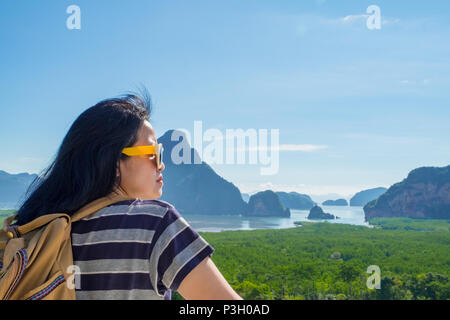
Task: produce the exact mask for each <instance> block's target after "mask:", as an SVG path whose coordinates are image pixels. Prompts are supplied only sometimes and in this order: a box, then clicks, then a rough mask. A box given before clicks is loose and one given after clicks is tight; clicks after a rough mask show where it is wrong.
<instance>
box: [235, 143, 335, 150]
mask: <svg viewBox="0 0 450 320" xmlns="http://www.w3.org/2000/svg"><path fill="white" fill-rule="evenodd" d="M271 148H272V146H254V147H244V148H237V149H236V150H237V151H247V150H248V151H270V150H271ZM326 148H328V146H323V145H314V144H280V145H278V147H275V146H273V149H274V151H276V150H278V151H300V152H314V151H318V150H322V149H326Z"/></svg>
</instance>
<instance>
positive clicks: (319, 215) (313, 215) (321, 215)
mask: <svg viewBox="0 0 450 320" xmlns="http://www.w3.org/2000/svg"><path fill="white" fill-rule="evenodd" d="M308 219H309V220H322V219H335V216H334V215H332V214H331V213H326V212H323V210H322V208H321V207H319V206H314V207H312V208H311V210H310V211H309V215H308Z"/></svg>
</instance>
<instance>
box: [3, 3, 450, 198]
mask: <svg viewBox="0 0 450 320" xmlns="http://www.w3.org/2000/svg"><path fill="white" fill-rule="evenodd" d="M72 4H75V5H78V6H79V7H80V9H81V30H69V29H68V28H67V27H66V20H67V18H68V17H69V14H67V13H66V8H67V7H68V6H69V5H72ZM369 5H377V6H379V8H380V10H381V22H382V23H381V29H380V30H369V29H368V28H367V27H366V20H367V13H366V9H367V7H368V6H369ZM449 16H450V3H449V2H448V1H433V3H432V4H431V3H429V2H426V1H414V2H413V1H329V0H310V1H288V0H284V1H273V0H272V1H267V0H258V1H256V0H254V1H249V0H247V1H234V0H227V1H195V0H194V1H159V0H158V1H144V0H134V1H99V0H89V1H86V0H71V1H62V0H60V1H53V0H39V1H38V0H29V1H25V0H3V1H1V2H0V44H1V50H0V73H1V77H0V88H1V95H2V99H1V101H0V149H1V150H2V152H1V155H2V156H1V158H0V169H1V170H5V171H7V172H10V173H19V172H30V173H38V172H40V171H41V170H42V169H43V168H44V167H45V166H46V165H48V164H49V162H50V160H51V158H52V157H53V156H54V154H55V152H56V150H57V148H58V147H59V145H60V143H61V141H62V139H63V137H64V135H65V134H66V132H67V130H68V129H69V127H70V125H71V124H72V122H73V121H74V120H75V119H76V117H77V116H78V115H79V114H80V113H81V112H83V111H84V110H85V109H87V108H88V107H90V106H92V105H94V104H95V103H96V102H98V101H99V100H101V99H104V98H108V97H114V96H117V95H120V94H122V93H125V92H127V91H130V90H135V89H136V88H137V87H138V86H139V85H140V84H143V85H145V86H146V87H147V88H148V89H149V91H150V93H151V94H152V98H153V102H154V113H153V120H152V124H153V126H154V128H155V130H156V132H157V133H158V136H159V135H162V134H163V133H164V132H165V131H166V130H168V129H172V128H185V129H187V130H190V131H192V132H193V126H194V121H195V120H201V121H202V122H203V128H204V130H206V129H208V128H216V129H219V130H221V131H222V132H223V133H224V134H225V130H226V129H238V128H242V129H244V130H246V129H251V128H252V129H256V130H258V129H268V130H270V129H279V130H280V144H283V145H300V146H301V145H306V144H309V145H314V146H322V147H321V148H317V149H314V148H313V151H301V149H302V148H301V147H300V148H297V149H300V151H298V150H297V151H280V169H279V172H278V174H276V175H272V176H263V175H261V174H260V166H259V165H226V164H223V165H212V166H213V168H214V169H215V170H216V171H217V172H218V173H219V174H220V175H222V176H223V177H224V178H225V179H227V180H229V181H232V182H233V183H235V184H236V185H237V186H238V187H239V188H240V189H241V191H242V192H254V191H257V190H264V189H267V188H270V189H274V190H284V191H298V192H302V193H308V194H313V195H314V194H315V195H318V194H327V193H337V194H340V195H342V196H349V195H351V194H353V193H355V192H357V191H359V190H361V189H364V188H370V187H378V186H386V187H388V186H390V185H392V184H393V183H395V182H397V181H400V180H402V179H403V178H405V177H406V175H407V174H408V172H409V171H411V170H412V169H414V168H417V167H420V166H444V165H448V164H449V162H450V161H449V159H450V144H449V141H450V130H449V123H450V121H449V120H450V90H449V88H450V41H449V39H450V19H449V18H448V17H449ZM294 149H295V148H294Z"/></svg>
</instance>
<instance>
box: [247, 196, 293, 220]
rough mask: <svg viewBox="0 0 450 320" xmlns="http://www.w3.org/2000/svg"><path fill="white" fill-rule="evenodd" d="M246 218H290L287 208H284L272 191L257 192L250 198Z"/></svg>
mask: <svg viewBox="0 0 450 320" xmlns="http://www.w3.org/2000/svg"><path fill="white" fill-rule="evenodd" d="M245 215H246V216H259V217H268V216H275V217H286V218H289V217H290V216H291V211H290V210H289V208H284V206H283V205H282V204H281V201H280V198H279V197H278V195H277V194H276V193H275V192H273V191H272V190H266V191H261V192H258V193H256V194H254V195H252V196H251V197H250V200H249V202H248V208H247V211H246V213H245Z"/></svg>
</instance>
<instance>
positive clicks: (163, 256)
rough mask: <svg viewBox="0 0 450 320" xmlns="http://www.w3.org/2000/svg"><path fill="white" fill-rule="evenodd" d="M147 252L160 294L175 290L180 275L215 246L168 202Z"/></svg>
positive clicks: (153, 281)
mask: <svg viewBox="0 0 450 320" xmlns="http://www.w3.org/2000/svg"><path fill="white" fill-rule="evenodd" d="M152 245H153V248H152V252H151V255H150V279H151V281H152V285H153V288H155V286H157V290H156V288H155V291H156V292H157V293H158V294H159V295H163V294H164V292H165V291H166V290H168V289H171V290H173V291H176V290H177V289H178V287H179V286H180V284H181V282H182V281H183V279H184V278H185V277H186V276H187V275H188V274H189V272H191V271H192V270H193V269H194V268H195V267H196V266H197V265H198V264H199V263H200V262H202V261H203V260H204V259H205V258H206V257H210V256H211V255H212V253H213V252H214V248H213V247H212V246H211V245H210V244H209V243H208V242H207V241H206V240H205V239H203V237H202V236H200V235H199V234H198V232H197V231H195V230H194V229H193V228H192V227H191V226H190V225H189V223H188V222H187V221H186V220H185V219H184V218H183V217H182V216H181V215H180V213H179V212H178V211H177V210H176V209H175V207H173V206H171V207H170V208H169V209H168V211H167V212H166V213H165V214H164V216H163V218H162V219H161V221H160V223H159V224H158V226H157V227H156V230H155V234H154V236H153V240H152Z"/></svg>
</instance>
